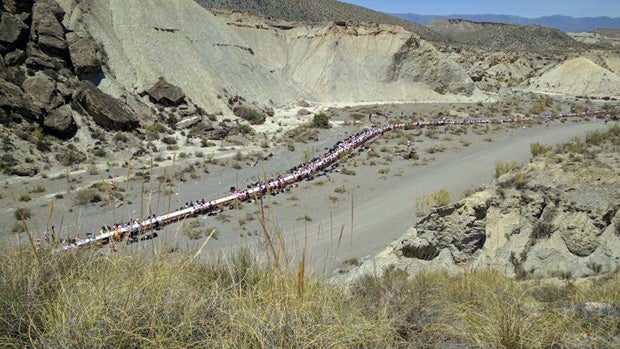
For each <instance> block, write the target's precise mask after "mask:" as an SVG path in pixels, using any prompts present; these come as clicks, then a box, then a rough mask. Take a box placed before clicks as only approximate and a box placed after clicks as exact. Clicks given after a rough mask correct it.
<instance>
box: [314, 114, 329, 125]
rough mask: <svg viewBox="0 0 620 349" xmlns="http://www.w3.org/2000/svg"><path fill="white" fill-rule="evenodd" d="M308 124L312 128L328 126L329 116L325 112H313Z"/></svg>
mask: <svg viewBox="0 0 620 349" xmlns="http://www.w3.org/2000/svg"><path fill="white" fill-rule="evenodd" d="M310 126H311V127H314V128H330V127H331V125H330V124H329V116H327V114H325V113H319V114H314V117H312V122H311V123H310Z"/></svg>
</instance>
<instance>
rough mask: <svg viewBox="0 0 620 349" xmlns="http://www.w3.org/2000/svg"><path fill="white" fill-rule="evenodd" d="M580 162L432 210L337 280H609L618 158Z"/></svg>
mask: <svg viewBox="0 0 620 349" xmlns="http://www.w3.org/2000/svg"><path fill="white" fill-rule="evenodd" d="M580 158H581V159H582V160H581V161H579V159H580ZM585 158H586V159H585V160H583V155H578V154H569V155H554V156H552V157H551V158H543V159H536V160H534V161H532V162H531V163H530V164H528V165H526V166H525V167H524V168H523V169H520V170H518V171H514V172H512V173H509V174H507V175H504V176H502V177H500V178H499V179H498V180H496V181H495V182H494V183H492V184H491V185H490V186H489V187H488V188H487V189H485V190H482V191H479V192H476V193H475V194H473V195H471V196H469V197H467V198H465V199H463V200H460V201H458V202H456V203H453V204H451V205H448V206H445V207H440V208H437V209H433V210H432V212H431V213H430V214H429V215H428V216H426V217H424V218H423V219H422V220H421V221H420V222H419V223H418V224H417V225H416V226H415V227H413V228H411V229H410V230H409V231H407V233H406V234H405V235H403V236H402V238H400V239H399V240H397V241H395V242H393V243H392V244H390V245H389V246H388V247H387V248H386V249H385V250H383V251H382V252H380V253H378V254H377V255H375V256H373V257H371V258H369V259H367V260H366V261H364V262H363V263H362V264H361V265H360V266H359V267H358V268H355V269H352V270H350V271H348V272H347V273H343V274H340V275H339V276H337V279H339V280H344V281H349V282H350V281H352V280H356V279H359V278H360V277H362V276H363V275H367V274H372V275H381V274H382V273H383V272H385V271H386V270H388V269H391V268H396V269H399V270H404V271H406V272H407V273H408V274H410V275H415V274H417V273H420V272H424V271H437V270H444V271H447V272H449V273H457V272H459V271H466V270H471V269H477V268H482V269H486V268H492V269H496V270H499V271H501V272H503V273H505V274H506V275H508V276H516V277H524V276H528V275H532V276H535V277H549V276H555V277H587V276H593V275H598V274H601V273H607V272H613V271H614V270H617V268H618V267H619V266H620V203H619V202H618V200H617V199H618V197H620V189H619V188H620V187H619V185H620V178H618V175H617V174H618V171H619V170H620V157H618V156H617V153H615V154H609V153H604V152H603V153H600V154H598V155H591V153H587V152H586V153H585ZM588 158H595V159H588Z"/></svg>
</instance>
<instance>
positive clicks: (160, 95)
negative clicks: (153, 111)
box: [145, 77, 185, 106]
mask: <svg viewBox="0 0 620 349" xmlns="http://www.w3.org/2000/svg"><path fill="white" fill-rule="evenodd" d="M145 92H146V93H147V94H148V95H149V97H150V99H151V101H152V102H153V103H157V104H160V105H164V106H179V105H180V104H181V103H183V102H184V100H185V93H184V92H183V90H182V89H181V88H180V87H178V86H174V85H172V84H171V83H169V82H168V81H166V79H164V77H159V80H157V82H156V83H155V85H153V87H151V88H149V89H148V90H146V91H145Z"/></svg>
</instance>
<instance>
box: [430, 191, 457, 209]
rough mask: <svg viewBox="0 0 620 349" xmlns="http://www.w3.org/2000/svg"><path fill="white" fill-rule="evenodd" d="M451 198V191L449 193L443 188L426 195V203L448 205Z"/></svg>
mask: <svg viewBox="0 0 620 349" xmlns="http://www.w3.org/2000/svg"><path fill="white" fill-rule="evenodd" d="M450 200H451V198H450V193H448V191H447V190H446V189H444V188H442V189H439V190H438V191H436V192H434V193H432V194H430V195H428V196H427V197H426V204H427V206H435V207H441V206H446V205H448V204H449V203H450Z"/></svg>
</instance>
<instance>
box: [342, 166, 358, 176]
mask: <svg viewBox="0 0 620 349" xmlns="http://www.w3.org/2000/svg"><path fill="white" fill-rule="evenodd" d="M340 173H342V174H343V175H347V176H355V171H353V170H349V169H348V168H346V167H344V168H343V169H342V170H340Z"/></svg>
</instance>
